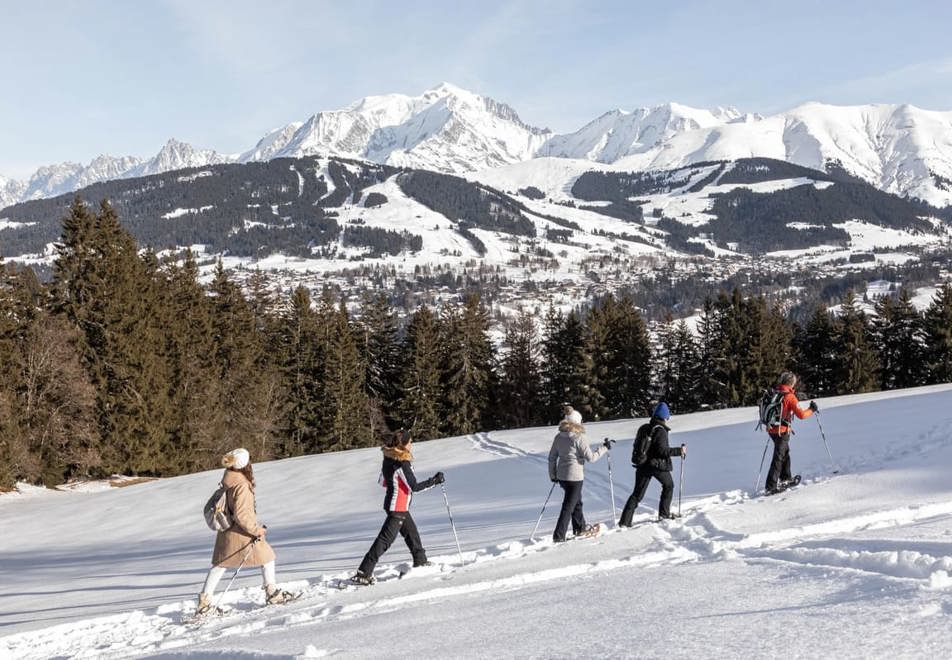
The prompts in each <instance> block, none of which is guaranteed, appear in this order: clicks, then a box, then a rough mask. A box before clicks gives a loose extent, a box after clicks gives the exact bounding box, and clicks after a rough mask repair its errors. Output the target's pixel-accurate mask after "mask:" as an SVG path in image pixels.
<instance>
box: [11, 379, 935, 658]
mask: <svg viewBox="0 0 952 660" xmlns="http://www.w3.org/2000/svg"><path fill="white" fill-rule="evenodd" d="M950 403H952V386H950V385H938V386H932V387H928V388H918V389H913V390H897V391H893V392H882V393H875V394H862V395H853V396H844V397H836V398H830V399H826V400H820V401H819V408H820V410H821V411H822V419H821V422H822V425H823V429H824V431H825V434H826V436H825V438H826V441H825V440H824V437H822V436H821V435H820V427H819V426H818V423H817V421H816V419H809V420H804V421H802V422H798V427H797V436H796V438H797V441H796V444H795V446H792V447H791V459H792V463H793V468H794V470H795V472H796V473H799V474H801V475H802V476H803V483H802V485H800V486H799V487H797V488H794V489H792V490H789V491H787V492H785V493H783V494H781V495H776V496H772V497H762V496H759V495H758V494H757V489H758V488H762V487H763V477H764V473H763V472H761V473H760V475H759V476H760V479H759V480H757V483H755V479H756V477H757V476H758V464H759V463H760V458H761V449H762V448H763V446H764V442H765V441H767V438H766V435H765V434H763V433H762V432H760V433H758V432H756V431H755V430H754V421H755V420H756V417H757V411H756V410H755V409H753V408H738V409H727V410H717V411H713V412H701V413H693V414H689V415H677V414H676V415H675V416H674V417H673V418H672V420H671V427H672V436H671V442H672V443H673V444H681V443H684V444H686V445H687V447H688V455H687V458H686V459H685V460H684V461H683V466H684V471H683V479H682V477H681V473H680V471H676V472H675V473H674V475H673V476H674V478H675V479H676V480H678V482H679V485H682V486H683V498H682V497H681V495H680V493H681V490H679V491H678V493H679V494H678V495H677V496H676V498H675V502H674V506H675V507H676V508H680V511H681V513H682V514H683V517H682V518H681V519H680V520H671V521H666V522H662V523H658V522H655V518H656V516H657V507H658V495H659V492H660V489H659V487H658V485H657V484H652V485H650V486H649V487H648V491H647V497H646V499H645V500H644V501H643V502H642V503H641V505H640V506H639V507H638V509H637V512H636V517H635V519H634V522H635V526H634V527H632V528H631V529H621V528H616V527H614V525H613V520H614V519H615V518H616V516H617V515H618V514H619V513H620V507H621V506H622V505H623V504H624V502H625V499H626V497H627V496H628V493H630V492H631V489H632V485H633V477H634V470H632V468H631V467H630V466H629V465H628V461H627V460H624V459H625V458H626V457H627V456H628V455H629V454H630V452H631V443H632V437H633V436H634V434H635V430H636V429H637V427H638V425H639V424H640V423H641V422H642V421H643V420H619V421H613V422H602V423H586V430H587V436H588V441H589V442H590V443H591V444H593V445H594V444H595V443H596V442H598V441H599V440H601V438H604V437H611V438H615V439H617V440H618V444H617V445H616V446H615V449H614V450H613V451H612V452H611V454H614V456H611V454H609V456H608V457H607V458H606V457H603V458H602V459H601V460H598V461H597V462H594V463H591V464H588V465H586V466H585V485H584V501H585V506H584V513H585V516H586V520H587V521H588V522H596V521H603V522H604V523H606V524H607V528H608V529H607V532H606V533H604V534H602V535H601V536H599V537H597V538H595V539H583V540H572V541H569V542H567V543H562V544H554V543H553V542H552V540H551V536H552V530H553V528H554V526H555V518H556V517H557V516H558V512H559V503H560V500H561V497H560V494H561V491H560V490H559V489H556V491H557V492H556V493H554V494H553V495H552V500H551V501H550V502H548V506H547V507H546V508H545V509H544V511H543V512H542V516H541V518H542V520H541V523H540V525H539V527H538V531H537V533H536V534H535V536H534V538H530V535H531V532H532V530H533V527H534V526H535V524H536V520H537V519H538V518H539V517H540V507H541V505H542V502H543V500H544V498H545V495H546V492H547V491H548V488H549V481H548V478H547V477H548V475H547V473H546V455H547V454H548V451H549V447H550V446H551V443H552V436H553V434H554V432H555V429H554V428H552V427H543V428H535V429H520V430H508V431H492V432H491V433H477V434H474V435H470V436H465V437H459V438H447V439H442V440H433V441H430V442H425V443H418V444H417V445H415V446H414V455H415V456H416V460H414V462H413V467H414V469H415V471H416V474H417V476H418V478H423V477H428V476H430V475H431V474H433V473H434V472H436V471H437V470H441V471H443V472H444V473H445V475H446V483H445V489H446V494H447V500H446V503H445V504H444V500H443V497H442V494H441V491H440V489H439V488H436V489H431V490H428V491H424V492H421V493H418V494H416V495H414V497H413V505H412V507H413V517H414V519H415V520H416V523H417V526H418V527H419V530H420V535H421V537H422V540H423V543H424V544H425V546H426V549H427V551H428V558H429V559H430V560H431V561H432V562H433V565H432V566H429V567H425V568H418V569H410V562H411V558H410V555H409V553H408V551H407V549H406V546H405V544H404V543H403V542H402V541H401V540H398V541H397V542H396V543H394V545H393V547H392V548H391V549H390V550H389V551H388V552H387V553H386V554H385V555H384V556H383V557H382V559H381V562H380V564H378V566H377V571H376V576H377V578H378V580H379V581H378V583H377V584H376V585H375V586H372V587H355V586H353V585H349V584H348V583H347V582H346V578H348V577H349V576H350V575H353V572H354V571H355V569H356V567H357V564H358V562H359V561H360V558H361V556H362V555H363V554H364V552H366V550H367V548H368V547H369V546H370V543H371V541H372V539H373V537H374V535H375V534H376V533H377V530H378V529H379V527H380V523H381V520H382V518H383V512H382V511H381V510H380V503H381V501H382V499H383V492H382V491H381V489H380V486H379V485H378V484H377V475H378V472H379V469H380V451H379V450H378V449H376V448H367V449H356V450H352V451H344V452H335V453H329V454H320V455H314V456H300V457H297V458H292V459H287V460H282V461H272V462H266V463H265V462H262V463H258V464H256V465H255V477H256V480H257V484H258V485H257V488H256V493H255V494H256V498H257V515H258V516H259V520H260V521H262V522H264V523H266V524H267V525H268V541H269V543H271V544H272V546H273V547H274V549H275V552H276V554H277V578H278V581H279V583H280V584H281V586H282V587H283V588H286V589H290V590H293V591H296V592H300V594H301V597H300V599H298V600H297V601H294V602H292V603H289V604H286V605H281V606H272V607H263V594H262V590H261V586H260V585H261V579H260V576H259V575H260V574H259V571H258V570H257V569H252V570H249V569H247V568H246V569H245V570H242V571H241V572H240V574H239V575H238V576H237V579H236V580H235V583H234V585H233V586H232V588H231V589H230V591H229V592H228V594H227V596H225V598H224V600H223V601H222V605H224V606H225V607H226V608H228V610H229V613H228V614H227V615H225V616H222V617H220V618H217V617H216V618H211V619H208V620H205V621H204V622H202V623H200V624H198V625H194V624H193V625H189V624H188V623H187V622H188V621H189V619H190V617H191V615H192V614H193V613H194V606H195V595H196V593H197V592H198V591H199V589H200V588H201V584H202V579H203V578H204V576H205V573H206V571H207V570H208V560H209V558H210V557H211V552H212V546H213V545H214V541H215V536H214V534H213V533H212V532H210V531H209V530H208V528H207V527H206V526H205V524H204V522H203V520H202V517H201V515H200V513H199V509H200V507H201V505H202V503H204V502H205V500H206V499H207V498H208V496H209V494H210V493H211V492H212V490H214V488H215V486H216V484H217V483H218V480H219V479H220V476H221V472H220V470H214V471H210V472H204V473H200V474H192V475H187V476H182V477H176V478H173V479H162V480H158V481H153V482H150V483H144V484H139V485H131V486H128V487H125V488H111V487H109V486H108V485H105V484H103V485H98V484H87V485H85V487H84V486H83V485H80V486H78V487H76V488H75V490H73V491H72V492H62V491H59V490H41V489H30V488H29V487H24V488H23V491H24V492H23V493H21V494H16V493H13V494H0V510H2V511H3V516H4V528H5V532H6V534H7V536H8V537H9V538H11V539H15V543H11V544H10V545H9V548H5V549H4V560H3V562H0V580H2V583H3V585H4V592H3V594H2V596H0V602H2V603H3V604H4V605H5V607H3V608H0V657H4V658H7V657H9V658H20V659H23V660H29V659H33V658H36V659H41V658H42V659H46V658H53V657H57V658H93V657H95V658H132V657H154V658H160V657H161V658H168V659H172V658H186V659H189V658H190V659H192V660H197V659H212V658H214V659H220V658H230V659H238V660H242V659H248V660H251V659H253V658H254V659H257V660H261V659H270V660H291V659H292V658H317V657H328V656H334V657H345V658H379V657H383V656H389V655H394V651H395V649H396V648H399V653H400V654H401V655H405V656H411V657H415V656H426V657H440V658H486V657H496V658H527V657H539V658H548V657H579V658H585V657H599V658H619V657H632V656H633V655H637V656H638V657H650V658H660V657H664V658H676V659H678V658H685V659H687V658H748V657H753V658H789V657H806V656H810V657H813V656H820V657H831V658H886V657H902V658H941V657H949V655H948V654H952V638H950V636H949V634H948V624H949V617H950V614H952V604H950V598H952V578H950V573H952V545H950V543H949V529H950V526H952V486H950V482H949V479H948V466H949V464H950V462H952V442H950V438H949V434H948V432H947V429H948V428H949V425H950V424H952V413H950V410H952V407H950ZM817 419H819V418H817ZM871 430H874V431H872V432H871ZM827 441H828V442H827ZM826 446H829V448H830V453H829V454H827V451H826ZM252 452H254V448H252ZM253 458H255V457H254V456H253ZM613 459H614V461H615V462H614V465H613V466H612V463H611V461H612V460H613ZM681 465H682V464H681V463H680V462H679V463H676V465H675V468H676V469H677V468H680V467H681ZM610 466H611V468H613V469H610ZM834 470H838V474H834V473H833V471H834ZM327 484H334V487H333V488H327ZM487 484H492V486H491V487H487ZM97 486H98V487H97ZM318 490H320V491H321V492H322V502H321V504H322V506H320V507H314V506H312V505H311V501H312V498H313V494H314V492H315V491H318ZM613 500H614V505H613ZM449 506H451V507H452V509H451V513H452V517H453V521H454V524H455V530H456V532H457V536H454V529H453V528H452V527H451V526H450V519H449V516H448V515H447V507H449ZM613 506H614V512H613ZM145 514H147V515H145ZM54 529H55V530H56V542H53V543H51V530H54ZM457 538H458V540H459V544H460V546H461V553H458V552H457V545H456V539H457ZM460 555H462V556H460ZM402 571H408V572H407V573H406V576H405V577H403V578H402V579H401V577H400V576H401V573H402ZM230 573H231V571H230V572H229V574H230ZM227 583H228V578H226V579H225V580H223V581H222V583H221V585H220V586H219V588H218V593H219V594H221V593H222V592H223V591H224V589H225V585H226V584H227ZM341 586H343V587H344V588H340V587H341ZM559 607H561V608H562V609H561V610H559V609H557V608H559ZM560 612H564V613H566V614H565V617H566V618H565V621H571V624H566V625H562V623H561V620H559V619H558V618H557V617H558V615H559V613H560ZM632 612H634V614H632ZM645 612H647V613H650V614H649V615H645V614H643V613H645ZM659 622H662V623H659ZM395 630H396V631H397V633H396V635H395ZM767 638H769V643H767V644H766V645H765V639H767ZM395 640H396V641H395ZM395 644H396V646H395ZM943 649H944V650H943Z"/></svg>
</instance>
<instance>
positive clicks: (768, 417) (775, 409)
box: [757, 389, 784, 430]
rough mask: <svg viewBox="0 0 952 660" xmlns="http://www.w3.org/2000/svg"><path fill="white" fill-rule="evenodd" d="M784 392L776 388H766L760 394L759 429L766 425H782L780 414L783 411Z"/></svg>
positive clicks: (768, 426) (769, 426)
mask: <svg viewBox="0 0 952 660" xmlns="http://www.w3.org/2000/svg"><path fill="white" fill-rule="evenodd" d="M783 396H784V393H783V392H781V391H780V390H776V389H766V390H764V393H763V394H761V395H760V420H759V422H758V423H757V429H758V430H759V429H760V428H761V427H764V426H766V427H767V428H768V429H769V428H771V427H773V426H780V425H781V423H782V421H781V419H780V415H781V413H782V412H783Z"/></svg>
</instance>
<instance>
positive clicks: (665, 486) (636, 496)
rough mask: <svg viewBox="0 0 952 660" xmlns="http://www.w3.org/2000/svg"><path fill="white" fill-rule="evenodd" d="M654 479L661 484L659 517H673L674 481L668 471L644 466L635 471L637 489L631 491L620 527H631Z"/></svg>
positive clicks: (622, 513) (619, 522) (622, 514)
mask: <svg viewBox="0 0 952 660" xmlns="http://www.w3.org/2000/svg"><path fill="white" fill-rule="evenodd" d="M652 477H654V478H655V479H657V480H658V482H659V483H660V484H661V501H660V502H659V504H658V515H659V516H661V517H662V518H664V517H667V516H670V515H671V498H672V497H674V479H672V478H671V473H670V472H668V471H667V470H659V469H657V468H653V467H650V466H647V465H642V466H641V467H639V468H637V469H636V470H635V489H634V490H633V491H631V495H630V496H629V497H628V501H627V502H625V508H624V509H623V510H622V512H621V520H619V521H618V524H619V525H623V526H625V527H630V526H631V519H632V517H633V516H634V515H635V509H637V508H638V504H639V502H641V500H643V499H644V497H645V491H647V490H648V484H650V483H651V479H652Z"/></svg>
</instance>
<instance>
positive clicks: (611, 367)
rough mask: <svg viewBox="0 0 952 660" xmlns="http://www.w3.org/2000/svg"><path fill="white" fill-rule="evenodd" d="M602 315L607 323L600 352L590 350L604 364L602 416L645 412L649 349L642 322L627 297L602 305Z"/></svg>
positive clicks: (650, 362) (641, 413)
mask: <svg viewBox="0 0 952 660" xmlns="http://www.w3.org/2000/svg"><path fill="white" fill-rule="evenodd" d="M603 318H604V319H605V321H606V323H607V335H606V338H605V339H606V341H605V342H604V346H603V351H604V352H603V353H600V354H599V353H596V354H593V361H595V362H596V363H597V362H599V361H603V362H604V363H605V365H606V369H605V371H606V374H607V383H606V384H607V387H604V388H603V389H602V392H601V399H602V401H604V413H603V415H602V417H603V418H605V419H618V418H622V417H632V416H641V415H646V414H648V413H649V412H650V410H649V408H650V406H651V364H652V351H651V342H650V340H649V338H648V330H647V327H646V326H645V322H644V320H643V319H642V318H641V314H639V313H638V310H637V308H635V305H634V303H633V302H632V301H631V299H630V298H624V299H622V300H621V301H618V302H617V303H614V302H613V303H612V304H610V305H609V306H608V307H606V308H603ZM599 356H601V357H599Z"/></svg>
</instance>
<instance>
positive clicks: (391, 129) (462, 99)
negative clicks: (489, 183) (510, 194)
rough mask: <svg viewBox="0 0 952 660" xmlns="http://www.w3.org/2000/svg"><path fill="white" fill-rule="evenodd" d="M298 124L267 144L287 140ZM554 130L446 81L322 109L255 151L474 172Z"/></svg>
mask: <svg viewBox="0 0 952 660" xmlns="http://www.w3.org/2000/svg"><path fill="white" fill-rule="evenodd" d="M293 126H295V124H290V125H289V126H287V127H285V128H283V129H279V131H276V132H275V133H272V134H270V135H268V136H266V137H265V138H264V140H263V142H266V141H270V142H273V143H275V144H280V142H281V141H282V139H283V138H284V137H285V136H286V135H287V134H288V132H289V129H290V128H291V127H293ZM549 135H550V134H549V132H548V131H546V130H544V129H539V128H534V127H532V126H529V125H528V124H526V123H524V122H523V121H522V120H521V119H519V116H518V115H517V114H516V112H515V110H513V109H512V108H511V107H509V106H508V105H506V104H504V103H500V102H498V101H494V100H493V99H490V98H487V97H484V96H480V95H478V94H474V93H472V92H468V91H466V90H464V89H460V88H459V87H456V86H454V85H450V84H449V83H443V84H441V85H439V86H438V87H435V88H433V89H430V90H427V91H425V92H424V93H423V94H422V95H420V96H406V95H403V94H388V95H386V96H368V97H366V98H364V99H361V100H360V101H357V102H356V103H353V104H352V105H349V106H347V107H346V108H344V109H343V110H335V111H330V112H319V113H317V114H316V115H314V116H312V117H310V118H309V119H308V120H307V121H306V122H304V124H303V125H299V126H298V128H296V129H295V130H294V133H293V135H291V137H290V139H288V140H287V143H286V144H285V146H284V147H283V148H281V149H279V150H274V151H269V150H268V149H261V148H260V147H261V143H259V147H256V148H255V149H254V150H253V151H252V152H250V155H251V156H252V157H258V153H259V152H263V153H264V154H271V157H278V156H288V157H301V156H311V155H316V154H328V155H336V156H345V157H350V158H363V159H366V160H370V161H373V162H377V163H385V164H389V165H398V166H405V167H417V168H421V169H430V170H437V171H442V172H471V171H474V170H480V169H487V168H493V167H498V166H499V165H505V164H507V163H514V162H518V161H523V160H527V159H529V158H532V157H533V155H534V154H535V153H536V152H537V151H538V149H539V147H540V146H541V145H542V143H543V142H545V140H546V138H547V137H548V136H549ZM248 156H249V154H245V155H244V156H243V157H244V158H246V159H250V158H248ZM266 157H267V155H266Z"/></svg>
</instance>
